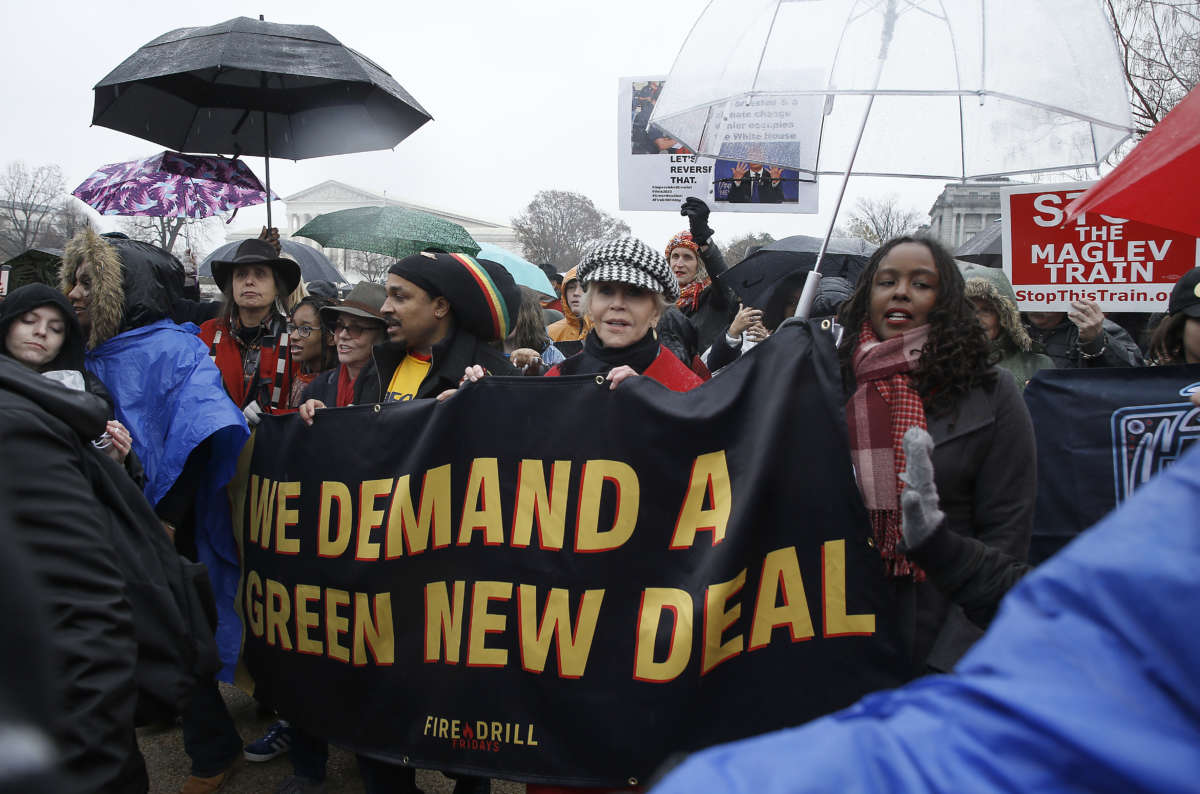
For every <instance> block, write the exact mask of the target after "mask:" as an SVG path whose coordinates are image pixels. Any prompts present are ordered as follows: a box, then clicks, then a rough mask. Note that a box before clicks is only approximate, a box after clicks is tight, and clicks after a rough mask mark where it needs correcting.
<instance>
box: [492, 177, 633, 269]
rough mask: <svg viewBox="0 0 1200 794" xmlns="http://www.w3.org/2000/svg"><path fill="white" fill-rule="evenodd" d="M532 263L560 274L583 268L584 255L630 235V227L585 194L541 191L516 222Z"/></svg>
mask: <svg viewBox="0 0 1200 794" xmlns="http://www.w3.org/2000/svg"><path fill="white" fill-rule="evenodd" d="M512 225H513V228H514V229H516V230H517V237H518V239H520V241H521V245H522V247H524V249H525V258H526V259H528V260H529V261H531V262H546V263H549V264H552V265H554V267H555V268H556V269H558V270H559V271H560V272H562V271H566V270H569V269H571V268H573V267H575V266H576V265H578V264H579V260H580V259H582V258H583V252H584V251H585V250H586V249H587V247H588V246H590V245H591V244H593V243H595V242H598V241H600V240H606V239H611V238H614V237H622V236H624V235H628V234H629V226H628V225H626V224H625V222H624V221H620V220H617V219H616V218H614V217H612V216H611V215H609V214H608V213H607V212H604V211H603V210H601V209H599V208H597V207H596V205H595V204H593V203H592V200H591V199H590V198H588V197H587V196H585V195H583V194H582V193H571V192H568V191H565V190H540V191H538V193H537V195H535V196H534V197H533V201H531V202H529V206H527V207H526V208H525V211H524V212H522V213H521V214H520V215H518V216H517V217H516V218H513V220H512Z"/></svg>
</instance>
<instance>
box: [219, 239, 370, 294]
mask: <svg viewBox="0 0 1200 794" xmlns="http://www.w3.org/2000/svg"><path fill="white" fill-rule="evenodd" d="M241 244H242V241H241V240H234V241H233V242H232V243H225V244H224V245H222V246H220V247H218V248H216V249H214V250H213V252H212V253H210V254H209V255H208V256H206V257H205V258H204V261H203V262H201V263H200V271H199V274H200V275H201V276H209V277H211V276H212V263H213V262H215V261H217V260H218V259H221V260H226V261H228V260H229V258H230V257H231V256H233V251H234V249H235V248H237V247H238V246H239V245H241ZM279 245H280V247H282V248H283V255H284V256H286V257H288V258H290V259H294V260H295V261H296V264H298V265H300V275H301V276H302V277H303V279H304V280H305V281H332V282H333V283H334V284H342V283H345V281H346V279H345V278H343V277H342V274H341V273H339V272H338V269H337V268H336V267H334V266H333V263H332V262H330V261H329V258H328V257H326V256H325V254H323V253H321V252H320V251H318V250H317V249H315V248H313V247H312V246H308V245H305V244H304V243H298V242H296V241H295V240H280V241H279Z"/></svg>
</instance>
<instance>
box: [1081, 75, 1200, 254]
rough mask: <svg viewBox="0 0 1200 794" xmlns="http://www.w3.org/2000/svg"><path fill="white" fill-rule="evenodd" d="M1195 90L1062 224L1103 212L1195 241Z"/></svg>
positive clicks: (1198, 148)
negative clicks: (1185, 236) (1180, 233)
mask: <svg viewBox="0 0 1200 794" xmlns="http://www.w3.org/2000/svg"><path fill="white" fill-rule="evenodd" d="M1198 178H1200V90H1197V89H1193V90H1192V92H1191V93H1190V94H1188V95H1187V96H1186V97H1184V99H1183V101H1182V102H1180V103H1179V104H1178V105H1176V106H1175V107H1174V109H1172V110H1171V112H1170V113H1168V114H1167V115H1166V117H1165V118H1164V119H1163V120H1162V121H1160V122H1159V123H1158V125H1157V126H1155V128H1154V129H1153V130H1151V131H1150V134H1149V135H1147V136H1146V137H1145V138H1143V139H1142V141H1141V143H1139V144H1138V145H1137V146H1135V147H1134V149H1133V151H1131V152H1130V153H1129V154H1128V155H1126V157H1125V159H1124V160H1122V161H1121V163H1120V165H1118V166H1117V167H1116V168H1115V169H1113V171H1112V173H1110V174H1109V175H1108V176H1106V177H1104V178H1103V179H1101V180H1100V181H1099V182H1097V183H1096V184H1094V185H1092V187H1091V188H1089V189H1088V191H1087V192H1086V193H1084V194H1083V195H1082V196H1080V197H1079V198H1077V199H1075V201H1073V202H1071V203H1070V204H1068V205H1067V221H1071V220H1073V219H1074V218H1076V217H1077V216H1078V215H1081V214H1083V213H1085V212H1094V211H1099V212H1104V213H1106V214H1108V215H1114V216H1117V217H1121V218H1131V219H1133V220H1138V221H1142V222H1143V223H1150V224H1153V225H1155V226H1161V227H1163V228H1166V229H1173V230H1175V231H1179V232H1184V233H1186V234H1190V235H1192V236H1194V237H1200V196H1198V195H1197V194H1196V190H1195V183H1196V180H1197V179H1198Z"/></svg>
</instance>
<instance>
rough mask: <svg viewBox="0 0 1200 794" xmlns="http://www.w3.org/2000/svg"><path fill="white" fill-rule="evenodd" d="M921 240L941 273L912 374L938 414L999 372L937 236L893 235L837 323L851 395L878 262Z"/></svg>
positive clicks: (925, 401) (930, 410) (845, 380)
mask: <svg viewBox="0 0 1200 794" xmlns="http://www.w3.org/2000/svg"><path fill="white" fill-rule="evenodd" d="M904 243H917V244H919V245H923V246H925V247H926V248H928V249H929V253H930V254H931V255H932V256H933V261H934V264H935V265H936V267H937V273H938V291H937V298H936V300H935V302H934V304H933V309H932V310H930V312H929V326H930V328H929V339H928V341H927V342H926V343H925V347H924V349H923V350H922V351H921V359H920V362H919V363H918V364H917V367H916V369H915V370H913V372H912V381H913V386H914V387H915V388H916V390H917V393H918V394H920V395H921V402H922V403H923V404H924V406H925V412H926V413H927V414H928V415H930V416H934V415H937V414H944V413H948V412H949V411H950V410H951V409H952V408H953V407H954V405H955V403H956V402H957V401H958V399H959V398H960V397H962V396H963V395H965V394H966V393H967V392H969V391H970V390H971V389H972V388H973V387H974V386H977V385H981V384H984V385H989V386H990V385H991V384H992V383H994V382H995V373H994V372H993V371H992V370H991V368H990V366H989V363H988V359H989V357H990V355H991V345H990V344H989V342H988V339H987V336H986V335H985V334H984V331H983V326H981V325H980V324H979V321H978V320H976V319H975V309H974V307H973V306H972V305H971V302H970V301H968V300H967V298H966V294H965V289H966V285H965V282H964V281H963V277H962V273H960V272H959V270H958V266H957V265H955V264H954V259H953V257H951V256H950V253H949V252H948V251H947V250H946V249H945V248H943V247H942V245H941V244H940V243H938V242H937V241H936V240H932V239H929V238H926V237H909V236H903V237H894V238H892V239H891V240H888V241H887V242H886V243H884V244H883V245H881V246H880V247H879V248H877V249H876V250H875V253H873V254H872V255H871V259H870V261H869V262H867V268H866V270H864V271H863V272H862V275H861V276H859V278H858V283H857V284H856V285H855V288H854V293H853V294H852V295H851V296H850V299H849V300H847V301H846V302H845V303H844V304H842V310H841V312H840V313H839V315H838V322H840V323H841V324H842V326H843V327H844V328H845V336H844V337H843V339H842V344H841V346H840V347H839V348H838V360H839V361H840V363H841V367H842V383H843V385H844V387H845V388H846V390H847V393H850V392H853V391H854V387H855V379H854V366H853V361H852V359H853V356H854V350H855V348H857V347H858V341H859V335H860V333H861V329H862V324H863V322H864V321H867V320H868V319H869V318H870V307H871V287H872V285H873V283H874V281H875V273H876V271H878V270H879V265H880V263H881V262H883V260H884V258H886V257H887V255H888V254H889V253H890V252H891V250H892V249H893V248H895V247H896V246H898V245H902V244H904Z"/></svg>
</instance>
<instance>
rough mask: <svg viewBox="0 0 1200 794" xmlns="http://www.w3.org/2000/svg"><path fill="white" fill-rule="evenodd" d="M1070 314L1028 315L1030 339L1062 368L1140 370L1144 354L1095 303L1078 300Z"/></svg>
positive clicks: (1026, 321) (1025, 317)
mask: <svg viewBox="0 0 1200 794" xmlns="http://www.w3.org/2000/svg"><path fill="white" fill-rule="evenodd" d="M1071 309H1072V310H1071V311H1070V312H1028V313H1026V314H1025V315H1023V316H1022V318H1021V319H1022V320H1023V321H1024V323H1025V329H1026V330H1027V331H1029V336H1030V337H1031V338H1032V339H1033V341H1035V342H1037V343H1038V344H1039V345H1041V346H1042V347H1043V348H1045V351H1046V355H1048V356H1050V358H1052V359H1054V366H1056V367H1060V368H1087V367H1140V366H1142V364H1143V361H1142V351H1141V350H1139V349H1138V346H1137V343H1136V342H1134V341H1133V338H1132V337H1130V336H1129V334H1128V332H1126V331H1125V329H1124V328H1122V327H1121V326H1119V325H1117V324H1116V323H1114V322H1113V321H1112V320H1109V319H1107V318H1105V316H1104V312H1103V311H1101V310H1100V306H1099V304H1097V303H1096V302H1095V301H1089V300H1082V301H1074V302H1073V303H1072V304H1071Z"/></svg>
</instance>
